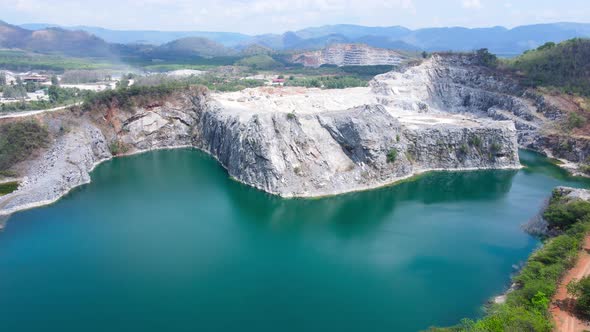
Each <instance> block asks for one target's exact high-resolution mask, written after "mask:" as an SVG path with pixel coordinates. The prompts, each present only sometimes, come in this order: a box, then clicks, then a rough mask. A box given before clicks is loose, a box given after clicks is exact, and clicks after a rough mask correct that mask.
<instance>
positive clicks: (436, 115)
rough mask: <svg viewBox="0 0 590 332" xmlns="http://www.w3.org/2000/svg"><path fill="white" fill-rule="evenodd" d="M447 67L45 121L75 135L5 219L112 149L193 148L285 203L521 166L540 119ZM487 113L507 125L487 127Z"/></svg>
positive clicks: (6, 204) (55, 148)
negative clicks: (415, 178) (434, 175)
mask: <svg viewBox="0 0 590 332" xmlns="http://www.w3.org/2000/svg"><path fill="white" fill-rule="evenodd" d="M440 61H442V60H439V59H432V60H430V61H427V62H425V63H424V64H423V65H421V66H417V67H412V68H409V69H407V70H405V71H404V72H394V73H389V74H385V75H381V76H378V77H377V78H376V79H375V80H374V81H373V82H372V83H371V86H370V87H367V88H353V89H347V90H320V89H302V88H277V89H275V88H257V89H246V90H244V91H240V92H234V93H223V94H211V95H209V94H208V93H204V92H203V91H202V90H198V89H192V90H187V91H180V92H177V93H175V94H174V95H173V96H170V97H169V98H167V99H166V100H164V101H163V102H158V103H153V104H150V105H149V106H146V107H143V108H134V109H130V110H122V109H117V108H108V109H105V110H94V111H91V112H86V113H80V114H73V113H71V112H63V113H62V114H61V115H52V116H51V119H45V120H44V121H46V122H47V123H49V122H51V126H52V127H55V128H61V127H63V126H64V124H65V123H67V124H68V127H69V129H68V131H67V132H66V133H60V134H59V135H57V134H56V137H58V138H57V140H56V142H55V143H54V144H53V145H52V147H51V148H50V149H49V150H48V151H46V153H44V154H43V155H42V156H41V157H40V158H36V159H34V160H31V161H29V162H28V166H29V168H28V170H27V172H26V173H27V174H26V179H25V181H23V183H22V185H21V187H20V188H19V190H17V191H16V192H14V193H12V194H9V195H7V196H4V197H1V198H0V215H1V214H7V213H11V212H14V211H17V210H20V209H23V208H29V207H33V206H37V205H42V204H47V203H50V202H53V201H55V200H57V199H58V198H59V197H61V196H62V195H63V194H65V193H66V192H67V191H68V190H70V189H71V188H73V187H75V186H78V185H80V184H83V183H87V182H88V181H89V180H90V177H89V172H90V171H91V170H92V168H93V167H94V166H95V165H96V164H97V163H99V162H101V161H103V160H106V159H109V158H111V157H112V152H116V151H113V146H115V147H117V150H119V151H124V152H126V153H138V152H142V151H148V150H153V149H162V148H176V147H186V146H191V147H196V148H199V149H202V150H204V151H206V152H208V153H210V154H211V155H212V156H214V157H215V158H216V159H217V160H218V161H219V162H220V164H221V165H222V166H223V167H225V168H226V169H227V171H228V173H229V175H230V176H232V177H234V178H235V179H237V180H239V181H241V182H243V183H245V184H248V185H251V186H253V187H256V188H259V189H261V190H264V191H266V192H269V193H273V194H277V195H281V196H283V197H313V196H323V195H334V194H339V193H345V192H350V191H355V190H364V189H369V188H375V187H379V186H383V185H387V184H390V183H393V182H396V181H399V180H401V179H404V178H407V177H410V176H412V175H415V174H419V173H421V172H425V171H429V170H472V169H491V168H493V169H496V168H518V167H520V163H519V159H518V153H517V151H518V142H517V137H518V135H517V127H515V124H514V123H515V121H513V120H514V119H516V118H518V119H520V118H521V116H522V118H523V119H524V120H523V121H528V123H531V124H536V122H535V121H536V118H534V117H532V118H530V119H529V120H526V119H527V117H528V115H527V114H528V113H527V111H529V110H528V109H526V108H524V106H522V105H521V104H520V100H519V99H509V100H508V101H506V100H504V99H503V97H505V96H508V94H506V93H505V92H503V91H502V90H501V89H500V88H498V87H496V88H494V89H493V88H492V83H491V82H489V81H487V80H485V79H484V76H479V78H477V76H475V78H474V76H470V75H469V72H468V71H466V70H465V71H461V68H460V67H457V68H456V69H453V68H449V66H446V65H445V66H443V65H441V62H440ZM461 75H464V76H466V77H463V78H461ZM469 79H472V80H473V79H475V81H469ZM461 80H465V83H464V84H461ZM502 89H504V88H502ZM505 89H511V87H508V86H507V87H505ZM467 96H471V97H469V100H470V102H469V103H466V102H465V99H466V98H468V97H467ZM488 106H489V107H488ZM521 106H522V107H521ZM486 108H487V109H486ZM490 109H495V112H496V113H498V114H506V116H505V117H501V118H498V117H493V116H489V112H490ZM533 115H534V114H533ZM47 117H48V118H49V116H47ZM489 117H491V118H489ZM72 119H74V120H72ZM494 119H495V120H494ZM72 121H74V122H72Z"/></svg>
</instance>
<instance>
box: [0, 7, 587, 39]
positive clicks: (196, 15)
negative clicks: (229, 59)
mask: <svg viewBox="0 0 590 332" xmlns="http://www.w3.org/2000/svg"><path fill="white" fill-rule="evenodd" d="M0 20H4V21H7V22H9V23H13V24H20V23H39V22H43V23H54V24H61V25H95V26H101V27H105V28H115V29H142V30H145V29H152V30H208V31H233V32H242V33H248V34H259V33H281V32H284V31H287V30H296V29H300V28H304V27H309V26H319V25H325V24H339V23H349V24H361V25H370V26H392V25H403V26H407V27H410V28H421V27H434V26H436V27H438V26H466V27H482V26H496V25H502V26H506V27H514V26H517V25H523V24H532V23H545V22H559V21H570V22H584V23H588V22H590V0H560V1H556V0H438V1H435V0H360V1H358V0H356V1H353V0H289V1H287V0H252V1H247V0H200V1H194V0H193V1H191V0H100V1H79V0H0Z"/></svg>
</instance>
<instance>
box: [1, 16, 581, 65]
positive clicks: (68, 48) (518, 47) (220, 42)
mask: <svg viewBox="0 0 590 332" xmlns="http://www.w3.org/2000/svg"><path fill="white" fill-rule="evenodd" d="M32 30H35V31H34V32H33V31H32ZM82 31H83V32H85V33H83V32H82ZM575 37H590V24H584V23H551V24H536V25H526V26H520V27H516V28H513V29H507V28H504V27H491V28H474V29H470V28H462V27H452V28H426V29H417V30H411V29H408V28H405V27H401V26H392V27H366V26H359V25H346V24H342V25H327V26H322V27H313V28H307V29H303V30H299V31H294V32H286V33H283V34H264V35H257V36H249V35H245V34H240V33H232V32H203V31H139V30H138V31H124V30H109V29H103V28H98V27H89V26H75V27H57V26H55V25H50V24H23V25H21V26H19V27H15V26H12V25H8V24H5V23H0V47H17V48H24V49H29V50H39V51H51V50H52V47H55V49H54V50H55V51H60V50H61V51H62V52H63V53H65V54H68V55H75V54H76V53H84V52H86V51H85V49H84V47H87V48H88V50H89V52H87V53H91V55H99V54H100V53H101V52H105V49H106V50H109V44H127V45H128V46H127V47H129V45H130V44H136V45H134V46H133V48H134V49H135V50H138V49H141V50H143V51H145V50H149V51H150V52H155V54H162V52H180V53H182V54H184V55H191V54H196V55H199V56H205V57H210V56H220V55H225V56H233V55H236V54H239V52H240V51H241V50H243V49H249V50H251V49H252V48H251V46H252V45H257V46H256V47H258V48H270V49H273V50H275V51H293V50H312V49H320V48H323V47H326V46H328V45H331V44H352V43H363V44H367V45H369V46H372V47H378V48H387V49H396V50H410V51H421V50H425V51H449V50H453V51H471V50H475V49H480V48H488V49H489V50H490V51H491V52H493V53H496V54H500V55H517V54H520V53H522V52H524V51H526V50H528V49H531V48H536V47H538V46H540V45H542V44H544V43H546V42H549V41H552V42H561V41H563V40H567V39H571V38H575ZM137 44H146V45H147V44H151V45H152V46H149V47H148V46H139V45H137ZM60 47H63V48H65V49H59V48H60ZM111 48H112V45H111ZM115 48H117V49H121V48H123V49H125V47H122V46H121V45H119V46H116V47H115ZM80 55H83V54H80Z"/></svg>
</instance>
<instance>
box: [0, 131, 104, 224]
mask: <svg viewBox="0 0 590 332" xmlns="http://www.w3.org/2000/svg"><path fill="white" fill-rule="evenodd" d="M109 158H111V153H110V152H109V149H108V144H107V140H106V138H105V137H104V135H103V133H102V132H101V131H100V130H99V129H98V128H96V127H94V126H91V125H88V124H81V125H80V126H79V127H77V128H76V129H75V130H74V131H72V132H69V133H67V134H65V135H64V136H62V137H59V138H58V139H57V140H56V141H55V142H54V144H53V145H52V146H51V148H50V149H49V150H48V151H46V152H45V153H44V155H43V156H42V157H41V158H38V159H37V160H34V161H33V162H32V163H31V165H30V167H29V171H28V172H27V176H26V177H25V178H24V180H23V182H22V183H21V185H20V189H19V190H17V191H16V192H14V193H12V194H9V195H6V196H2V197H0V215H5V214H10V213H13V212H16V211H18V210H23V209H27V208H31V207H35V206H40V205H45V204H50V203H53V202H55V201H56V200H58V199H59V198H60V197H62V196H63V195H65V194H66V193H67V192H68V191H70V190H71V189H72V188H74V187H77V186H79V185H81V184H84V183H88V182H90V175H89V172H90V171H91V170H92V169H93V168H94V166H95V165H96V164H97V163H99V162H101V161H103V160H106V159H109Z"/></svg>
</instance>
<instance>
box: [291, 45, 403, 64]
mask: <svg viewBox="0 0 590 332" xmlns="http://www.w3.org/2000/svg"><path fill="white" fill-rule="evenodd" d="M405 59H406V57H405V56H403V55H402V54H400V53H398V52H396V51H393V50H388V49H381V48H374V47H370V46H368V45H363V44H334V45H330V46H327V47H326V48H324V49H322V50H318V51H310V52H305V53H301V54H296V55H294V56H293V58H292V61H293V62H294V63H301V64H303V65H304V66H306V67H319V66H321V65H325V64H328V65H336V66H367V65H399V64H401V63H402V62H403V61H404V60H405Z"/></svg>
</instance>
